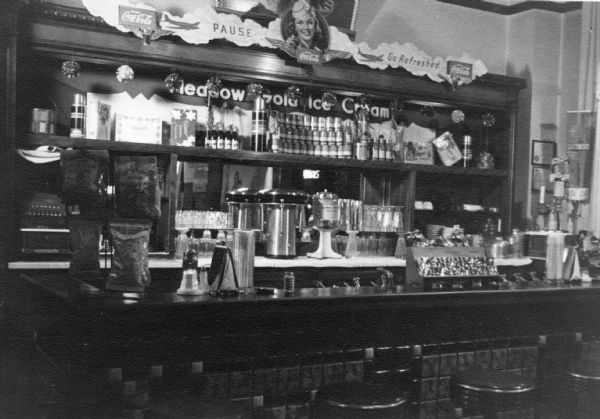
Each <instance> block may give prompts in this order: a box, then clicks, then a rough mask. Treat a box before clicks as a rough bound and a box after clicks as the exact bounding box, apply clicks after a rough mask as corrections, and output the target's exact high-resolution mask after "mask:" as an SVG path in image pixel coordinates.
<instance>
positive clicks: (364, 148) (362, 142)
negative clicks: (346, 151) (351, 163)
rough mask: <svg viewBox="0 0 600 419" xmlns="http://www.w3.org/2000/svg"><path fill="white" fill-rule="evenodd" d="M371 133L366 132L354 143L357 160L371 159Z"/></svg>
mask: <svg viewBox="0 0 600 419" xmlns="http://www.w3.org/2000/svg"><path fill="white" fill-rule="evenodd" d="M369 139H370V138H369V134H368V133H367V132H365V133H364V134H363V136H362V137H361V138H359V139H357V140H356V143H354V155H355V156H356V159H357V160H368V159H369Z"/></svg>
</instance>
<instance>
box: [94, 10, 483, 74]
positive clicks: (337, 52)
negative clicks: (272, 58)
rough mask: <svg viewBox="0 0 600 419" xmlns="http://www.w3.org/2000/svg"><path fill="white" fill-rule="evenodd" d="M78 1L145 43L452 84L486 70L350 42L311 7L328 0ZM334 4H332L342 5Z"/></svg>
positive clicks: (398, 47) (411, 49)
mask: <svg viewBox="0 0 600 419" xmlns="http://www.w3.org/2000/svg"><path fill="white" fill-rule="evenodd" d="M82 1H83V4H84V5H85V7H86V8H87V9H88V10H89V12H90V13H91V14H92V15H94V16H100V17H102V18H103V19H104V21H105V22H107V23H108V24H109V25H112V26H114V27H116V28H118V29H119V30H121V31H124V32H133V33H135V34H136V35H138V36H140V37H141V38H143V39H144V41H145V42H146V43H147V42H149V41H150V40H151V39H155V38H158V37H161V36H164V35H174V36H178V37H179V38H181V39H183V40H184V41H185V42H188V43H190V44H207V43H208V42H210V41H211V40H213V39H226V40H227V41H230V42H232V43H234V44H236V45H238V46H241V47H245V46H251V45H260V46H262V47H265V48H277V49H280V50H283V51H285V52H286V53H287V54H289V55H290V56H292V57H294V58H295V59H296V60H298V61H299V62H302V63H307V64H324V63H327V62H330V61H332V60H336V59H353V60H354V61H356V62H357V63H359V64H361V65H365V66H368V67H370V68H373V69H386V68H404V69H405V70H407V71H409V72H410V73H412V74H415V75H418V76H424V75H426V76H427V77H429V78H430V79H431V80H434V81H437V82H442V81H448V82H451V83H453V84H454V85H459V84H463V83H469V82H471V81H472V80H473V79H475V78H476V77H480V76H482V75H483V74H485V73H487V68H486V67H485V64H484V63H483V62H482V61H480V60H476V59H473V58H471V57H469V56H468V55H466V54H464V55H463V56H461V57H446V58H444V57H439V56H438V57H432V56H429V55H428V54H426V53H425V52H423V51H421V50H420V49H418V48H417V46H415V45H414V44H412V43H410V42H405V43H402V44H401V43H399V42H392V43H382V44H379V45H377V46H375V47H371V46H370V45H368V44H367V43H366V42H361V43H355V42H354V41H352V40H351V39H350V37H349V36H348V34H347V33H345V32H344V31H342V30H340V29H338V28H337V27H336V26H333V25H330V24H329V23H328V20H327V16H328V15H327V11H328V10H327V8H326V7H323V8H319V7H318V6H315V4H321V5H325V6H327V5H330V6H331V8H333V4H334V0H319V1H316V2H315V1H314V0H313V1H309V0H293V1H291V2H290V3H289V6H288V7H287V8H286V9H285V10H280V11H279V12H278V13H272V15H269V14H267V13H266V12H261V13H262V14H252V13H248V15H247V16H244V14H243V13H225V12H223V10H222V9H220V8H217V7H215V1H214V0H198V1H197V2H195V3H194V6H192V7H195V8H194V9H193V10H189V11H185V12H183V13H181V15H175V14H172V13H171V12H169V11H168V10H160V3H161V0H146V1H147V3H148V4H145V3H134V2H133V1H131V0H82ZM248 1H249V2H250V3H252V4H254V3H256V8H257V9H258V8H260V7H263V9H264V6H263V3H265V4H266V3H268V2H264V1H262V0H255V1H254V2H253V1H252V0H247V2H248ZM277 3H281V4H282V3H283V2H277ZM339 3H340V2H339V1H338V2H337V3H336V4H335V7H344V5H343V4H342V5H341V6H340V4H339ZM286 4H287V3H286ZM331 8H330V9H331ZM265 10H266V9H265ZM256 16H260V17H261V19H256ZM263 16H264V17H265V19H262V17H263ZM267 16H268V18H267ZM255 19H256V20H255Z"/></svg>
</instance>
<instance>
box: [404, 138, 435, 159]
mask: <svg viewBox="0 0 600 419" xmlns="http://www.w3.org/2000/svg"><path fill="white" fill-rule="evenodd" d="M404 163H410V164H433V144H431V143H429V142H427V143H417V142H412V141H408V142H407V143H405V144H404Z"/></svg>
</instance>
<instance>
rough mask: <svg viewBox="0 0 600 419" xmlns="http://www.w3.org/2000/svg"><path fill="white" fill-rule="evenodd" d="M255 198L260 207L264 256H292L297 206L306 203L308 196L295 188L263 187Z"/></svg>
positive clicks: (294, 251)
mask: <svg viewBox="0 0 600 419" xmlns="http://www.w3.org/2000/svg"><path fill="white" fill-rule="evenodd" d="M256 198H257V202H258V203H259V204H260V205H261V207H262V214H263V231H264V233H265V240H266V252H265V253H266V256H267V257H272V258H294V257H295V256H296V227H297V225H298V222H299V214H300V211H299V207H301V206H302V205H306V204H307V202H308V196H307V195H306V194H305V193H304V192H302V191H296V190H289V189H263V190H261V191H258V193H257V195H256Z"/></svg>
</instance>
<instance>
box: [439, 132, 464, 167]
mask: <svg viewBox="0 0 600 419" xmlns="http://www.w3.org/2000/svg"><path fill="white" fill-rule="evenodd" d="M432 142H433V145H434V146H435V148H436V150H437V153H438V156H440V160H441V161H442V163H444V166H452V165H453V164H455V163H456V162H458V161H460V160H461V159H462V158H463V155H462V153H461V152H460V150H459V148H458V146H457V145H456V142H455V141H454V138H452V134H450V133H449V132H448V131H446V132H445V133H443V134H442V135H440V136H439V137H437V138H436V139H435V140H433V141H432Z"/></svg>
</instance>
